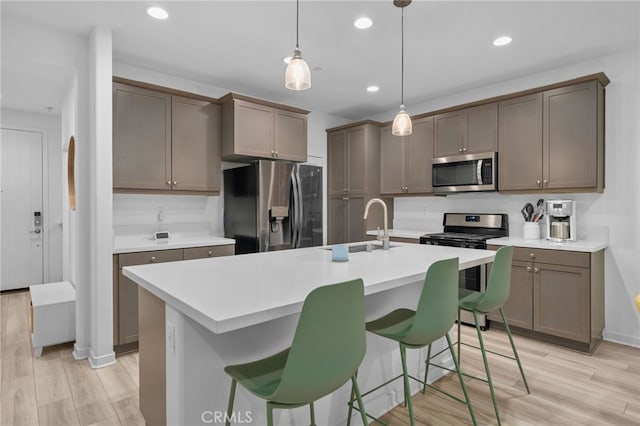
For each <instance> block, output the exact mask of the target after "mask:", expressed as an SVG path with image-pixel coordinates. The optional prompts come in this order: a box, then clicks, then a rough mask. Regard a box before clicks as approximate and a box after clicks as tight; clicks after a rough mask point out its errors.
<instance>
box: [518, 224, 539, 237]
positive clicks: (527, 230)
mask: <svg viewBox="0 0 640 426" xmlns="http://www.w3.org/2000/svg"><path fill="white" fill-rule="evenodd" d="M522 236H523V237H524V238H525V239H527V240H539V239H540V224H539V222H525V223H524V227H523V228H522Z"/></svg>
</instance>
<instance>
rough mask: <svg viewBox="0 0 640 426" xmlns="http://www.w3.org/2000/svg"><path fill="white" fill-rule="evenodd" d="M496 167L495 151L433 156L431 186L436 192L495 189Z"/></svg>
mask: <svg viewBox="0 0 640 426" xmlns="http://www.w3.org/2000/svg"><path fill="white" fill-rule="evenodd" d="M497 169H498V153H497V152H487V153H482V154H467V155H456V156H453V157H440V158H434V159H433V162H432V168H431V186H432V187H433V192H434V193H436V194H447V193H452V192H472V191H495V190H497V189H498V185H497V177H498V173H497Z"/></svg>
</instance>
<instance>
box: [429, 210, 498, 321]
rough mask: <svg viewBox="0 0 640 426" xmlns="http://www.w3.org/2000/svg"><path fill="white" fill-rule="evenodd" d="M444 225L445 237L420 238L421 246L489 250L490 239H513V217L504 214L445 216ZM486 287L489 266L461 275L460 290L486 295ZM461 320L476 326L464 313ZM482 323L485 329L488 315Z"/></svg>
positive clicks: (461, 273) (471, 316)
mask: <svg viewBox="0 0 640 426" xmlns="http://www.w3.org/2000/svg"><path fill="white" fill-rule="evenodd" d="M443 225H444V232H443V233H440V234H425V235H423V236H421V237H420V244H431V245H436V246H451V247H463V248H472V249H486V248H487V240H488V239H491V238H500V237H507V236H509V216H508V215H506V214H502V213H495V214H487V213H477V214H476V213H445V214H444V219H443ZM486 283H487V272H486V267H485V265H482V266H476V267H474V268H468V269H465V270H463V271H460V280H459V285H460V288H466V289H470V290H475V291H481V292H483V291H485V289H486V285H487V284H486ZM460 320H461V322H463V323H466V324H473V315H471V314H470V313H469V312H465V311H462V312H460ZM478 321H479V322H480V326H481V327H483V328H486V327H487V326H488V323H487V319H486V316H485V315H482V316H480V317H479V318H478Z"/></svg>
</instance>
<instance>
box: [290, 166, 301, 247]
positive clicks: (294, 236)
mask: <svg viewBox="0 0 640 426" xmlns="http://www.w3.org/2000/svg"><path fill="white" fill-rule="evenodd" d="M291 185H292V187H293V188H292V191H293V206H292V208H291V210H292V212H291V215H292V216H293V217H292V218H291V224H292V225H291V228H292V229H291V248H298V239H299V233H300V228H299V227H298V220H299V219H298V205H299V204H300V190H299V188H298V172H297V168H296V167H295V166H294V167H293V170H291Z"/></svg>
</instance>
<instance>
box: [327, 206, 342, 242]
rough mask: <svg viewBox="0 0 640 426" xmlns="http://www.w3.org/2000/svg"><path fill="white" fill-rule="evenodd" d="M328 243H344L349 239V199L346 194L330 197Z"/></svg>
mask: <svg viewBox="0 0 640 426" xmlns="http://www.w3.org/2000/svg"><path fill="white" fill-rule="evenodd" d="M328 211H329V218H328V221H327V222H328V226H329V232H327V244H342V243H345V242H346V241H347V214H346V212H347V201H346V200H345V197H344V196H342V195H341V196H337V197H330V198H329V206H328Z"/></svg>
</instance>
